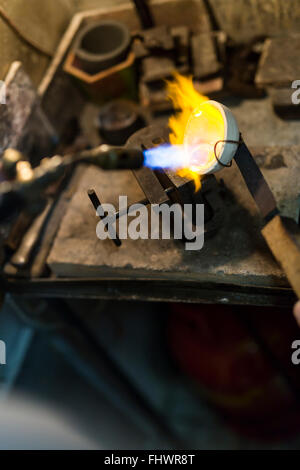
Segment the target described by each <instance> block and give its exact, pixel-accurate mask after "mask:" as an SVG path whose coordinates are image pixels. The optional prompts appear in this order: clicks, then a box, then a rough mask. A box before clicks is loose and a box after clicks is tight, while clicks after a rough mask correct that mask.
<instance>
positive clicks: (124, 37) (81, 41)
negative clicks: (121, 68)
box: [74, 20, 131, 74]
mask: <svg viewBox="0 0 300 470" xmlns="http://www.w3.org/2000/svg"><path fill="white" fill-rule="evenodd" d="M130 43H131V37H130V32H129V29H128V28H127V26H126V25H125V24H124V23H121V22H119V21H113V20H105V21H99V22H97V23H92V24H88V25H86V26H85V27H84V28H83V29H82V30H81V31H80V32H79V34H78V37H77V40H76V42H75V46H74V54H75V57H76V59H77V61H78V64H79V65H80V68H82V70H84V71H85V72H87V73H90V74H97V73H99V72H101V71H102V70H105V69H108V68H111V67H113V66H114V65H116V64H119V63H121V62H123V61H124V60H125V59H126V57H127V54H128V51H129V47H130Z"/></svg>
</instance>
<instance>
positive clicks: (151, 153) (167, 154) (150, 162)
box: [144, 144, 187, 170]
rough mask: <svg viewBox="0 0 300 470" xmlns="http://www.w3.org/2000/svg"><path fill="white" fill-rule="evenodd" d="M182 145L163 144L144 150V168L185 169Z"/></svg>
mask: <svg viewBox="0 0 300 470" xmlns="http://www.w3.org/2000/svg"><path fill="white" fill-rule="evenodd" d="M186 164H187V162H186V152H185V151H184V147H183V145H170V144H164V145H160V146H158V147H154V148H151V149H146V150H144V166H147V167H148V168H151V169H152V170H155V169H160V168H161V169H164V168H165V169H169V170H178V169H180V168H185V167H186Z"/></svg>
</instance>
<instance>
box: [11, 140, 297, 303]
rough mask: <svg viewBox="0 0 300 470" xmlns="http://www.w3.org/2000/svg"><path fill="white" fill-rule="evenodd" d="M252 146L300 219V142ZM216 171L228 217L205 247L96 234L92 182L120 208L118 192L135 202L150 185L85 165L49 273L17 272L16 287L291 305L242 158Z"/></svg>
mask: <svg viewBox="0 0 300 470" xmlns="http://www.w3.org/2000/svg"><path fill="white" fill-rule="evenodd" d="M251 150H252V152H253V155H254V157H255V159H256V161H257V162H258V164H259V165H260V167H261V169H262V171H263V174H264V176H265V178H266V179H267V181H268V182H269V184H270V186H271V189H272V190H273V192H274V195H275V197H276V200H277V202H278V205H279V208H280V209H281V211H282V213H283V214H284V215H289V216H291V217H293V218H294V219H297V218H298V215H299V201H298V195H299V192H300V181H299V178H298V174H299V171H300V158H299V150H300V147H299V146H294V147H282V148H280V147H257V148H254V147H253V148H251ZM217 179H218V181H219V183H220V186H221V188H222V190H221V195H222V207H221V211H222V223H221V226H220V228H219V230H218V232H217V233H216V234H215V235H214V236H212V237H210V238H208V239H207V240H205V242H204V247H203V248H202V250H200V251H186V250H185V249H184V244H183V242H182V241H181V240H173V239H171V240H151V239H148V240H141V239H139V240H130V239H127V240H123V242H122V246H121V247H116V246H115V245H114V244H113V242H112V241H111V240H109V239H107V240H99V239H98V238H97V236H96V225H97V223H98V222H99V218H98V217H97V216H96V213H95V210H94V209H93V207H92V205H91V204H90V201H89V199H88V197H87V190H88V189H89V188H91V187H92V188H95V189H96V191H97V193H98V194H99V196H100V199H101V203H112V204H114V205H115V206H116V208H117V207H118V196H119V195H127V196H128V203H129V204H132V203H134V202H137V201H139V200H140V199H142V198H143V193H142V191H141V189H140V188H139V186H138V184H137V182H136V180H135V178H134V176H133V174H132V172H130V171H122V172H120V171H114V172H104V171H102V170H99V169H95V168H94V167H84V166H82V167H80V168H78V170H77V183H76V190H75V189H74V185H75V183H74V184H71V187H72V190H73V191H74V193H73V194H72V195H71V196H70V194H69V193H68V191H69V190H68V189H67V190H66V191H67V194H69V196H68V197H69V201H68V204H67V206H65V210H63V214H61V220H60V223H59V225H60V226H59V229H58V231H57V233H56V236H55V238H54V241H53V245H52V248H51V250H50V252H49V255H48V257H47V265H48V266H49V268H50V271H51V273H50V275H49V276H48V277H46V278H36V279H31V280H14V281H12V280H10V282H9V284H10V289H12V290H13V291H15V292H22V291H24V292H25V291H26V294H27V295H30V296H31V295H35V296H36V295H37V296H46V297H49V296H54V297H89V298H119V299H128V300H129V299H130V300H149V301H172V302H182V301H183V302H211V303H224V304H228V303H234V304H244V305H245V304H250V305H251V304H253V305H282V306H289V305H292V303H293V302H294V295H293V293H292V291H291V289H290V288H289V285H288V282H287V280H286V278H285V275H284V273H283V272H282V270H281V269H280V267H279V266H278V265H277V263H276V261H275V260H274V259H273V257H272V255H271V253H270V251H269V249H268V247H267V245H266V243H265V242H264V240H263V238H262V236H261V234H260V229H261V227H262V221H261V218H260V216H259V214H258V211H257V209H256V206H255V204H254V202H253V200H252V198H251V196H250V195H249V193H248V191H247V189H246V186H245V183H244V182H243V180H242V177H241V175H240V173H239V171H238V168H237V166H236V164H235V163H233V165H232V167H231V168H226V169H224V170H222V171H221V172H219V173H218V174H217ZM61 197H62V198H64V197H65V195H64V194H63V195H62V196H61ZM54 217H57V215H55V211H54ZM48 225H49V227H50V228H51V225H52V221H51V218H50V220H49V222H48ZM46 231H47V230H46Z"/></svg>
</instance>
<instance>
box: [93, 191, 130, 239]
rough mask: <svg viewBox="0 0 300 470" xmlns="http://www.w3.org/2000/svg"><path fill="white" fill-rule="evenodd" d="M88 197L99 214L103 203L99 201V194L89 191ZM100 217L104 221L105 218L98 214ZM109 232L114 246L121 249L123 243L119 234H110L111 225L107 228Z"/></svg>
mask: <svg viewBox="0 0 300 470" xmlns="http://www.w3.org/2000/svg"><path fill="white" fill-rule="evenodd" d="M88 197H89V198H90V201H91V203H92V204H93V206H94V209H95V211H96V212H97V210H98V207H99V206H101V202H100V200H99V198H98V196H97V194H96V192H95V190H94V189H89V190H88ZM97 214H98V212H97ZM98 216H99V217H100V219H101V220H103V219H104V217H103V216H101V215H99V214H98ZM107 230H108V233H109V235H110V238H111V240H112V241H113V242H114V244H115V245H116V246H117V247H120V246H121V245H122V242H121V240H120V238H119V237H118V234H117V233H116V234H114V233H113V234H112V233H110V232H109V225H108V226H107ZM114 235H116V236H114Z"/></svg>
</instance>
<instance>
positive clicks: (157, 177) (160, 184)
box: [87, 124, 224, 246]
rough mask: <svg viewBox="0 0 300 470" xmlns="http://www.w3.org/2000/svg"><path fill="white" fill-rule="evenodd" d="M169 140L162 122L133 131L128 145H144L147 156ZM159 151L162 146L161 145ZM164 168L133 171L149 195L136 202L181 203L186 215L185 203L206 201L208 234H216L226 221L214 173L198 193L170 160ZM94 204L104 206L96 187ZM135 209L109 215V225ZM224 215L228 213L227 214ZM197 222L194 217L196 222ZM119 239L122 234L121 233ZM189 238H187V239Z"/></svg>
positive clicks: (130, 207) (204, 182) (192, 183)
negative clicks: (148, 150) (173, 168)
mask: <svg viewBox="0 0 300 470" xmlns="http://www.w3.org/2000/svg"><path fill="white" fill-rule="evenodd" d="M167 142H168V129H167V128H162V127H161V125H160V124H153V125H150V126H147V127H144V128H143V129H141V130H139V131H138V132H136V133H135V134H133V135H132V136H131V137H130V138H129V140H128V142H127V144H126V147H128V148H135V149H138V148H140V149H141V150H143V152H144V154H145V155H146V153H147V149H151V148H153V146H154V147H155V145H158V144H162V143H167ZM157 148H158V150H159V148H160V147H157ZM145 164H146V165H147V158H146V157H145V161H144V165H145ZM163 164H164V167H161V168H159V169H157V171H153V170H152V169H151V168H148V167H147V166H144V167H143V168H140V169H137V170H133V175H134V177H135V178H136V181H137V183H138V184H139V186H140V188H141V189H142V191H143V193H144V194H145V198H143V199H141V200H139V201H136V202H135V204H143V205H145V206H147V205H148V204H152V205H160V204H169V205H170V204H174V203H178V204H180V205H181V207H182V210H183V215H184V205H185V204H197V203H198V204H204V207H205V210H204V222H205V225H204V236H205V237H206V238H207V237H209V236H212V235H214V234H215V233H216V231H217V230H218V228H219V227H220V225H221V222H222V211H221V208H222V201H221V197H220V191H221V188H220V186H219V185H218V183H217V181H216V178H215V177H214V175H207V176H206V177H205V178H204V180H203V183H202V188H201V191H199V192H197V193H195V186H194V182H193V180H191V179H190V178H182V177H180V176H178V175H177V174H176V173H175V172H174V171H172V170H169V169H168V162H164V161H163V160H162V165H163ZM87 194H88V197H89V198H90V200H91V202H92V204H93V207H94V208H95V209H96V210H97V208H98V207H99V205H100V202H99V198H98V196H97V194H96V193H95V191H94V190H89V191H88V193H87ZM132 208H133V210H135V209H134V205H130V206H129V207H127V208H125V209H122V210H121V211H118V212H116V213H114V214H111V218H110V217H107V218H106V222H107V227H108V228H109V223H108V222H109V221H111V222H114V221H115V220H118V219H119V218H120V217H122V216H124V215H126V214H128V215H130V212H131V210H132ZM223 217H224V216H223ZM192 222H193V225H194V220H193V221H192ZM111 238H112V241H113V242H114V243H115V245H116V246H121V243H120V244H119V245H118V244H117V243H116V240H115V239H114V237H111ZM117 241H118V236H117ZM184 241H185V240H184Z"/></svg>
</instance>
